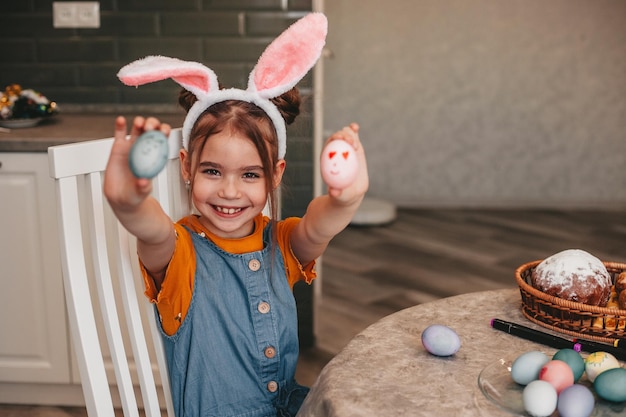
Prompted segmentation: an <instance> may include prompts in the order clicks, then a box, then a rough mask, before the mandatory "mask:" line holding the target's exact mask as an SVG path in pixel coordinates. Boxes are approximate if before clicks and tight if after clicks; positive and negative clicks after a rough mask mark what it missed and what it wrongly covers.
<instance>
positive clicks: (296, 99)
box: [178, 87, 301, 220]
mask: <svg viewBox="0 0 626 417" xmlns="http://www.w3.org/2000/svg"><path fill="white" fill-rule="evenodd" d="M196 101H197V98H196V97H195V96H194V95H193V93H190V92H189V91H187V90H185V89H183V90H182V91H181V92H180V95H179V97H178V103H179V104H180V105H181V106H182V107H183V108H184V109H185V111H189V109H190V108H191V106H192V105H193V104H194V103H195V102H196ZM271 101H272V102H273V103H274V105H275V106H276V107H277V108H278V111H279V112H280V114H281V115H282V116H283V119H285V123H286V124H287V125H289V124H291V123H293V122H294V120H295V118H296V116H298V114H300V102H301V99H300V93H299V91H298V89H297V88H295V87H294V88H292V89H291V90H289V91H287V92H286V93H284V94H283V95H281V96H279V97H276V98H274V99H272V100H271ZM224 129H232V130H233V131H235V132H238V133H241V134H242V135H244V136H245V137H247V138H249V139H250V141H251V142H252V143H253V144H254V146H255V147H256V149H257V151H258V152H259V155H260V156H261V161H262V162H263V174H264V176H265V186H266V189H267V190H268V194H269V197H268V198H269V207H270V213H271V217H272V219H274V220H277V217H278V196H277V194H276V192H275V190H274V185H273V179H274V170H275V168H276V163H277V162H278V138H277V135H276V130H275V128H274V125H273V124H272V121H271V119H270V118H269V117H268V116H267V114H266V113H265V112H264V111H263V110H262V109H261V108H260V107H258V106H256V105H254V104H252V103H248V102H245V101H240V100H226V101H221V102H219V103H215V104H213V105H212V106H210V107H209V108H208V109H206V110H205V111H204V112H203V113H202V114H201V115H200V117H198V120H196V122H195V124H194V126H193V128H192V129H191V132H190V135H189V146H188V152H189V161H190V163H191V167H190V169H191V170H192V171H191V172H194V171H193V170H194V169H195V166H197V164H198V161H199V158H200V154H201V153H202V149H203V148H204V145H205V144H206V142H207V140H208V139H209V138H210V137H211V136H212V135H214V134H216V133H219V132H221V131H223V130H224ZM191 181H192V187H193V177H192V178H191ZM190 204H191V203H190Z"/></svg>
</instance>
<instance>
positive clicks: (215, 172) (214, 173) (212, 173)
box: [202, 168, 220, 177]
mask: <svg viewBox="0 0 626 417" xmlns="http://www.w3.org/2000/svg"><path fill="white" fill-rule="evenodd" d="M202 173H204V174H206V175H210V176H215V177H217V176H219V175H220V172H219V171H218V170H217V169H214V168H208V169H205V170H204V171H202Z"/></svg>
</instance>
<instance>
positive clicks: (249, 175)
mask: <svg viewBox="0 0 626 417" xmlns="http://www.w3.org/2000/svg"><path fill="white" fill-rule="evenodd" d="M243 177H244V178H247V179H257V178H261V175H259V174H257V173H256V172H246V173H244V174H243Z"/></svg>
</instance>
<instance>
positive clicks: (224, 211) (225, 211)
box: [213, 206, 242, 214]
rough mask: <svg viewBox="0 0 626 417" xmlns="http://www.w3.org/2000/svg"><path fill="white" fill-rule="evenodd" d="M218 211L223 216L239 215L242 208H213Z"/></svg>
mask: <svg viewBox="0 0 626 417" xmlns="http://www.w3.org/2000/svg"><path fill="white" fill-rule="evenodd" d="M213 207H214V208H215V210H216V211H219V212H220V213H222V214H235V213H239V212H240V211H241V210H242V208H232V207H221V206H213Z"/></svg>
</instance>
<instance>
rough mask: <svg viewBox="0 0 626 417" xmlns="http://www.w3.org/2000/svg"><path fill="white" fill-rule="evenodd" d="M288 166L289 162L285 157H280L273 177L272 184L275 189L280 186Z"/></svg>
mask: <svg viewBox="0 0 626 417" xmlns="http://www.w3.org/2000/svg"><path fill="white" fill-rule="evenodd" d="M286 167H287V162H285V160H284V159H279V160H278V162H276V167H275V168H274V178H272V185H273V188H274V189H276V188H278V186H279V185H280V183H281V182H282V180H283V174H284V173H285V168H286Z"/></svg>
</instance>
